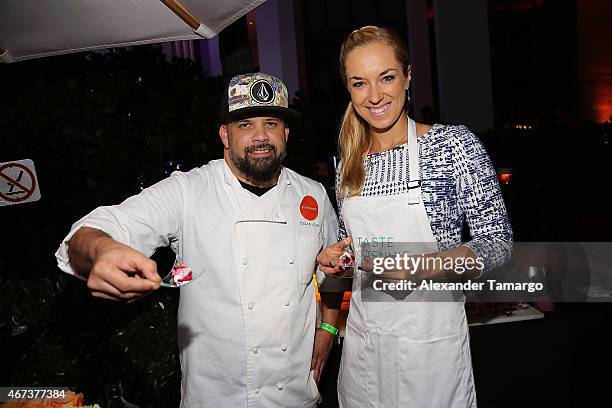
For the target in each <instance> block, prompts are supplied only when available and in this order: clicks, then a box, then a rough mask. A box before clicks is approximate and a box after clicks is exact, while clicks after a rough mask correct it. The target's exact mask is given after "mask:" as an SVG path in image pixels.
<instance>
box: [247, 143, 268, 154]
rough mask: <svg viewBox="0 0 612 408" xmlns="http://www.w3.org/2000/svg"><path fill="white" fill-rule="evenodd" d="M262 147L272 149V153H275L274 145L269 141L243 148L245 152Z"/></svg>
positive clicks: (261, 148)
mask: <svg viewBox="0 0 612 408" xmlns="http://www.w3.org/2000/svg"><path fill="white" fill-rule="evenodd" d="M263 149H270V150H272V151H273V152H274V153H276V146H274V145H273V144H270V143H260V144H256V145H253V146H250V147H247V148H246V149H245V151H246V152H247V153H253V152H254V151H255V150H263Z"/></svg>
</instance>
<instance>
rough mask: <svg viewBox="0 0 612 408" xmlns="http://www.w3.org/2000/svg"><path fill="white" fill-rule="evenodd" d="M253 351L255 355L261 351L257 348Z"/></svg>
mask: <svg viewBox="0 0 612 408" xmlns="http://www.w3.org/2000/svg"><path fill="white" fill-rule="evenodd" d="M251 351H252V352H253V354H257V353H259V349H258V348H257V347H253V348H252V349H251Z"/></svg>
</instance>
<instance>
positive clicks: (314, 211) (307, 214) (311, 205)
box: [300, 196, 319, 221]
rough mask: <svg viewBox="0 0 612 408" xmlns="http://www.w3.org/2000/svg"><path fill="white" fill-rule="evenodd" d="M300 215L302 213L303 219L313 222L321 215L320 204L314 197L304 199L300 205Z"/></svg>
mask: <svg viewBox="0 0 612 408" xmlns="http://www.w3.org/2000/svg"><path fill="white" fill-rule="evenodd" d="M300 213H302V217H304V218H306V219H307V220H308V221H312V220H314V219H315V218H317V216H318V215H319V204H318V203H317V200H315V199H314V197H311V196H306V197H304V198H303V199H302V202H301V203H300Z"/></svg>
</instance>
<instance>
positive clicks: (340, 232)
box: [336, 164, 347, 241]
mask: <svg viewBox="0 0 612 408" xmlns="http://www.w3.org/2000/svg"><path fill="white" fill-rule="evenodd" d="M341 165H342V164H339V165H338V169H337V170H336V204H337V205H338V241H342V240H343V239H344V238H346V237H347V233H346V227H345V226H344V219H343V217H342V198H341V197H340V166H341Z"/></svg>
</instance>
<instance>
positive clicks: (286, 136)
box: [285, 127, 289, 143]
mask: <svg viewBox="0 0 612 408" xmlns="http://www.w3.org/2000/svg"><path fill="white" fill-rule="evenodd" d="M287 139H289V128H288V127H285V143H287Z"/></svg>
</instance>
